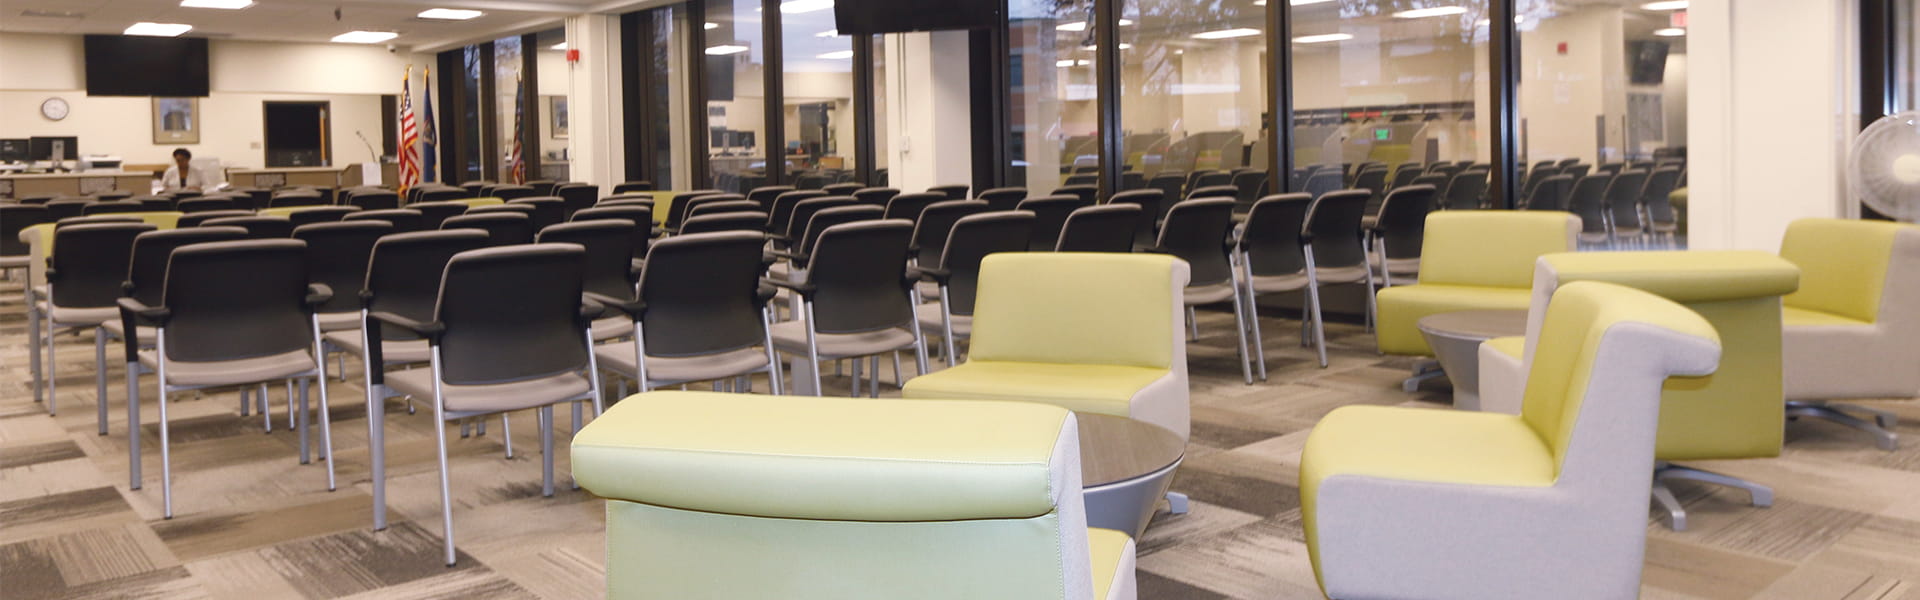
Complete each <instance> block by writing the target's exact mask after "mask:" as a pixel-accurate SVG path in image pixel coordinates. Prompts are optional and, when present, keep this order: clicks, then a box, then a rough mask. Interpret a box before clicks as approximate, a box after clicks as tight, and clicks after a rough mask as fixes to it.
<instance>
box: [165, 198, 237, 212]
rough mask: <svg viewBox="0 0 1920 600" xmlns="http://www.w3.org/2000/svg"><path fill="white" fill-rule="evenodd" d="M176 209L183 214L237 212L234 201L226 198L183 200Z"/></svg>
mask: <svg viewBox="0 0 1920 600" xmlns="http://www.w3.org/2000/svg"><path fill="white" fill-rule="evenodd" d="M174 207H175V208H176V209H178V210H179V211H180V212H183V213H197V212H207V211H212V210H237V209H239V207H238V206H235V205H234V202H233V201H232V200H229V199H226V198H193V199H189V200H181V201H180V202H179V203H178V204H175V205H174Z"/></svg>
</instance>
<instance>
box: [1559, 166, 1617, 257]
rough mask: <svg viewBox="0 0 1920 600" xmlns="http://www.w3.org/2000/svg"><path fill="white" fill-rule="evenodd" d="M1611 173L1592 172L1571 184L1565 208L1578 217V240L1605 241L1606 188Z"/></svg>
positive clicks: (1593, 242) (1590, 242)
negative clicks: (1571, 192)
mask: <svg viewBox="0 0 1920 600" xmlns="http://www.w3.org/2000/svg"><path fill="white" fill-rule="evenodd" d="M1612 183H1613V175H1611V174H1608V173H1594V174H1592V175H1588V176H1586V177H1581V178H1580V181H1578V182H1576V183H1574V184H1573V194H1572V195H1571V196H1569V197H1568V198H1567V210H1568V212H1572V213H1573V214H1574V215H1576V216H1578V217H1580V241H1581V242H1582V243H1586V244H1598V243H1601V242H1605V241H1607V237H1608V229H1607V188H1608V187H1610V184H1612Z"/></svg>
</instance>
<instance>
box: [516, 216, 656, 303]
mask: <svg viewBox="0 0 1920 600" xmlns="http://www.w3.org/2000/svg"><path fill="white" fill-rule="evenodd" d="M538 243H541V244H579V245H580V247H581V248H585V249H586V251H587V252H586V256H585V257H584V260H585V261H586V262H585V264H586V270H585V271H584V272H583V273H584V274H583V275H582V276H583V277H585V279H584V280H583V283H582V285H583V286H584V289H585V290H586V291H589V292H593V293H596V294H605V295H607V296H610V297H613V298H619V299H621V300H631V299H633V286H634V284H636V283H639V277H638V275H637V274H635V273H634V272H633V229H632V228H631V227H629V226H628V225H627V224H625V223H622V222H620V221H618V220H612V219H600V220H589V221H576V222H572V223H561V224H559V225H554V226H552V227H548V228H546V229H542V230H540V237H539V238H538Z"/></svg>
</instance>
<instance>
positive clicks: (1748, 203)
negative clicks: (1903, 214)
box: [1687, 0, 1859, 251]
mask: <svg viewBox="0 0 1920 600" xmlns="http://www.w3.org/2000/svg"><path fill="white" fill-rule="evenodd" d="M1851 4H1852V3H1851V2H1848V1H1846V0H1740V1H1739V2H1734V1H1733V0H1694V2H1693V4H1692V7H1691V8H1690V9H1689V12H1690V14H1689V19H1690V23H1689V25H1690V27H1689V28H1688V39H1687V53H1688V57H1687V60H1688V63H1689V64H1688V67H1689V68H1688V70H1687V74H1688V76H1689V77H1691V78H1692V80H1691V81H1690V82H1689V89H1688V93H1687V111H1688V115H1687V141H1688V143H1689V147H1688V149H1687V161H1688V170H1689V172H1688V175H1687V179H1688V186H1689V189H1688V207H1687V220H1688V243H1689V245H1690V246H1691V247H1693V248H1699V249H1748V250H1766V251H1774V250H1777V249H1779V247H1780V237H1781V235H1782V234H1784V233H1785V232H1786V228H1787V224H1788V223H1790V222H1792V221H1793V220H1794V219H1799V218H1803V217H1852V216H1856V215H1857V213H1858V209H1857V207H1856V206H1855V205H1854V202H1853V201H1852V200H1850V199H1849V198H1848V195H1847V194H1846V192H1845V189H1846V188H1845V186H1846V173H1845V161H1846V154H1847V145H1848V144H1849V143H1850V142H1851V141H1852V139H1853V136H1854V134H1855V133H1856V132H1855V131H1854V129H1855V127H1856V126H1857V125H1856V124H1857V123H1858V109H1857V102H1856V98H1857V96H1858V88H1859V75H1858V72H1859V69H1858V57H1857V56H1856V54H1857V53H1856V52H1855V51H1854V50H1853V48H1854V47H1855V42H1856V38H1855V36H1856V33H1855V31H1856V28H1855V25H1856V20H1857V16H1856V15H1855V14H1854V11H1853V8H1852V6H1851Z"/></svg>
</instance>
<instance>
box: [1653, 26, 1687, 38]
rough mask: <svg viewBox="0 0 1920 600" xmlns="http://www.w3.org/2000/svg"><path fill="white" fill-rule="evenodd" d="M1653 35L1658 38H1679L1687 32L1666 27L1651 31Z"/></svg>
mask: <svg viewBox="0 0 1920 600" xmlns="http://www.w3.org/2000/svg"><path fill="white" fill-rule="evenodd" d="M1653 34H1654V35H1657V36H1660V37H1681V36H1684V35H1686V34H1687V30H1685V29H1681V28H1679V27H1668V28H1666V29H1655V30H1653Z"/></svg>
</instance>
